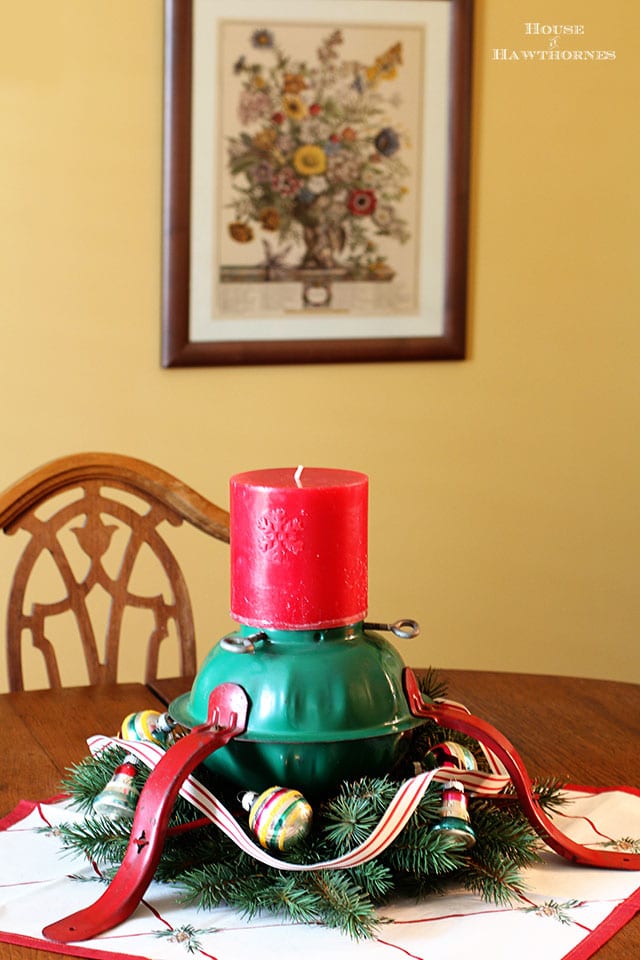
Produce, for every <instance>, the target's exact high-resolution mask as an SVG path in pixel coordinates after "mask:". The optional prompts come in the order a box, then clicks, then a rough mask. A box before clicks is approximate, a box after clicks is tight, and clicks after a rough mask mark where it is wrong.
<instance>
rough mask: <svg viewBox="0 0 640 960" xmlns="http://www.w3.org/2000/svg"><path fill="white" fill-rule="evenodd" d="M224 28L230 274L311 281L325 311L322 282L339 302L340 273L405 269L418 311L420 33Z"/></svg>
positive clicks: (325, 27)
mask: <svg viewBox="0 0 640 960" xmlns="http://www.w3.org/2000/svg"><path fill="white" fill-rule="evenodd" d="M224 36H225V39H224V58H223V61H222V62H223V64H224V67H223V70H225V71H226V73H227V75H226V76H225V77H223V87H224V100H225V108H224V121H223V133H224V136H223V137H222V138H221V143H220V149H221V151H222V158H221V164H220V167H221V170H222V171H223V172H222V177H223V180H224V188H223V191H222V197H223V204H222V208H221V210H222V222H221V223H220V230H221V243H220V247H221V250H222V253H223V258H224V259H223V261H222V263H223V266H221V268H220V281H221V282H222V283H225V282H238V281H244V282H247V281H249V282H251V281H253V282H269V281H280V282H286V281H294V282H298V281H301V282H302V284H303V300H304V302H305V305H311V306H313V305H315V304H314V303H313V300H311V302H308V299H307V296H306V294H308V293H309V292H310V291H313V290H314V289H316V288H322V289H323V290H324V291H325V293H324V294H323V295H322V298H321V305H326V304H327V303H328V302H329V300H330V297H331V284H332V283H333V282H336V281H342V282H348V283H352V284H360V283H362V282H378V283H379V282H381V281H382V282H386V283H392V282H393V281H394V280H397V278H398V272H399V271H400V270H403V271H404V273H403V277H402V278H401V279H400V283H398V284H397V286H398V290H397V291H395V292H394V296H396V297H399V299H400V301H401V302H405V306H409V305H410V301H412V300H414V299H415V294H414V292H413V291H412V289H411V287H412V283H413V284H415V278H414V279H413V281H410V280H409V279H408V276H409V275H410V274H411V272H412V271H411V266H413V265H414V261H413V258H414V257H415V250H416V245H417V234H418V231H419V226H418V223H417V206H418V204H417V196H416V194H417V193H418V192H419V176H418V161H419V153H420V139H421V133H420V122H419V119H418V118H419V115H420V108H419V103H418V100H419V92H417V88H416V76H415V73H416V66H415V64H416V63H419V61H420V57H421V50H422V37H421V31H420V29H419V28H415V27H414V28H411V27H406V26H405V27H403V28H398V29H397V30H393V29H392V30H390V29H388V28H385V29H382V28H380V27H375V26H371V25H368V26H358V25H356V26H343V27H340V28H335V27H333V26H332V25H329V24H313V23H308V24H303V25H302V24H298V25H291V24H276V25H265V26H252V25H251V24H250V23H248V22H246V23H237V22H236V23H233V24H229V25H228V30H227V31H226V32H225V34H224ZM407 51H409V64H407V59H406V57H407ZM407 67H408V68H409V69H408V71H407ZM403 72H404V74H405V76H404V77H403ZM418 86H419V84H418ZM407 264H409V270H408V272H407ZM413 272H414V273H415V271H413ZM352 289H354V290H356V289H357V288H352ZM351 297H352V303H351V307H352V308H354V307H355V308H356V309H357V298H358V294H357V292H356V293H352V294H351ZM413 305H414V306H415V304H413ZM366 309H367V310H370V298H369V299H368V301H367V306H366Z"/></svg>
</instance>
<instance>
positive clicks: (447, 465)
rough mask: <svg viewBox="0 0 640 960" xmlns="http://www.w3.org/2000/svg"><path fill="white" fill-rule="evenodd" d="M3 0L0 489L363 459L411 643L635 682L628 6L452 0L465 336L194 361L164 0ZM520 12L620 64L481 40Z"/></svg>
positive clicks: (377, 585) (374, 594)
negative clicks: (459, 82) (270, 363)
mask: <svg viewBox="0 0 640 960" xmlns="http://www.w3.org/2000/svg"><path fill="white" fill-rule="evenodd" d="M0 7H1V8H2V30H1V31H0V117H1V121H0V157H1V158H2V161H1V169H2V176H1V177H0V335H1V340H0V344H1V348H2V349H1V351H0V391H1V393H0V397H1V400H2V404H1V406H0V439H1V442H2V457H1V460H0V487H4V486H6V485H8V484H9V483H10V482H11V481H12V480H13V479H14V478H16V477H18V476H19V475H21V474H23V473H25V472H26V471H28V470H30V469H31V468H32V467H34V466H36V465H38V464H40V463H41V462H43V461H45V460H48V459H50V458H52V457H55V456H58V455H60V454H63V453H71V452H75V451H78V450H83V449H102V450H116V451H119V452H122V453H129V454H133V455H136V456H141V457H144V458H146V459H149V460H151V461H154V462H156V463H158V464H159V465H161V466H164V467H165V468H167V469H169V470H173V471H175V472H176V473H177V474H179V475H180V476H181V477H182V478H183V479H184V480H185V481H187V482H188V483H190V484H191V485H193V486H195V487H196V488H198V489H200V490H201V491H202V492H203V493H205V494H207V495H208V496H210V497H211V498H212V499H215V500H218V501H219V502H221V503H223V504H226V502H227V479H228V476H229V475H230V474H231V473H234V472H236V471H239V470H244V469H250V468H254V467H263V466H271V465H274V466H275V465H285V464H297V463H306V464H308V465H313V464H316V465H327V466H342V467H348V468H354V469H360V470H363V471H365V472H366V473H368V474H369V475H370V479H371V520H370V541H371V542H370V613H371V616H372V617H374V618H376V619H378V618H380V619H388V618H395V617H398V616H413V617H416V618H417V619H418V620H420V621H421V624H422V627H423V635H422V637H421V639H420V640H419V641H414V645H413V646H412V647H411V649H407V648H403V649H404V652H405V655H406V657H407V659H409V660H411V662H413V663H416V664H423V665H426V664H429V663H431V664H434V665H438V666H445V667H446V666H450V667H469V668H482V667H486V668H490V669H498V670H523V671H530V672H541V673H544V672H556V673H562V674H573V673H575V674H580V675H584V676H599V677H609V678H620V679H629V680H634V681H640V654H639V653H638V649H637V636H638V626H639V623H640V590H638V585H637V580H638V544H639V540H640V520H639V508H638V488H639V480H640V477H639V473H640V452H639V447H638V437H639V435H640V430H639V426H640V425H639V423H638V419H639V418H638V406H639V405H638V357H639V355H640V325H638V323H637V316H638V307H637V304H638V302H640V291H639V290H638V277H639V275H640V271H639V270H638V227H639V226H640V220H639V216H638V213H639V211H638V179H637V174H638V170H637V162H638V124H637V116H638V59H637V46H636V38H637V36H638V34H639V33H640V7H639V6H638V4H632V3H628V2H626V0H610V2H608V3H602V0H536V3H535V4H531V3H530V2H529V0H480V2H478V3H477V4H476V8H477V15H476V43H475V67H474V87H475V98H474V125H473V164H472V166H473V177H472V190H473V201H472V223H471V260H470V302H469V318H470V348H469V357H468V359H467V360H466V361H464V362H452V363H441V364H437V363H415V364H414V363H403V364H393V363H392V364H384V363H382V364H377V365H372V364H371V365H370V364H362V365H359V364H354V365H323V366H312V367H305V366H299V367H296V366H292V367H264V368H208V369H207V368H204V369H193V370H190V369H174V370H163V369H161V367H160V364H159V316H160V258H159V251H160V172H161V171H160V151H161V100H162V28H163V24H162V4H161V0H56V2H55V3H52V2H50V0H20V2H19V3H16V2H15V0H0ZM533 18H534V19H536V20H539V21H541V22H545V21H546V22H555V23H557V22H560V23H577V24H584V26H585V36H584V38H583V43H578V42H576V40H575V38H574V39H570V40H566V41H563V46H564V47H565V48H575V47H577V46H580V45H583V46H584V47H585V48H590V49H593V48H596V49H611V50H615V51H616V54H617V56H616V59H615V61H602V62H587V63H579V62H567V63H562V62H561V63H555V62H550V63H549V62H547V63H540V62H538V63H524V62H513V61H512V62H499V61H494V60H493V59H492V50H493V49H494V48H497V47H499V48H502V47H506V48H509V49H520V48H523V47H526V48H532V47H533V46H534V44H533V42H532V40H531V38H525V36H524V34H523V24H524V22H525V21H527V20H530V19H533ZM545 43H546V41H545ZM540 45H541V46H542V43H541V44H540ZM3 552H4V548H3ZM2 573H3V576H2V578H1V579H2V585H3V591H4V581H5V579H6V575H8V571H7V569H6V564H5V566H4V568H3V569H2ZM222 579H223V580H224V577H223V578H222ZM211 580H212V577H211V575H210V571H209V569H208V567H207V565H206V563H204V564H202V566H201V569H200V570H199V571H198V574H197V575H196V576H195V579H194V587H195V593H196V600H197V604H198V607H199V609H200V613H199V616H200V618H201V623H202V624H203V625H202V627H201V634H200V641H199V642H200V650H201V653H204V651H205V650H206V649H207V648H208V646H209V645H210V643H211V642H212V640H213V639H215V638H216V637H217V636H219V635H220V632H221V631H222V630H224V629H226V616H227V613H226V611H227V594H228V585H227V583H226V582H224V583H222V584H221V585H219V586H218V587H216V588H215V589H212V587H211ZM205 608H206V612H203V610H204V609H205ZM218 622H220V623H221V624H222V627H221V628H220V629H219V628H218ZM2 669H3V667H2V668H0V670H2ZM3 682H4V680H3V674H2V673H0V684H1V683H3Z"/></svg>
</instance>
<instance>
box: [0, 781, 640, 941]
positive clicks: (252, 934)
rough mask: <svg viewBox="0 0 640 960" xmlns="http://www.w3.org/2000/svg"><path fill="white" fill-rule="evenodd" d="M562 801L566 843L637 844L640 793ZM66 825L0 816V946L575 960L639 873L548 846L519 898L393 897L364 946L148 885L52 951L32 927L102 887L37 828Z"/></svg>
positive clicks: (37, 817) (23, 812) (21, 810)
mask: <svg viewBox="0 0 640 960" xmlns="http://www.w3.org/2000/svg"><path fill="white" fill-rule="evenodd" d="M567 794H568V796H569V797H570V800H571V803H570V805H568V806H566V807H563V810H562V813H561V814H557V815H555V817H554V819H558V820H559V825H560V827H561V829H562V830H563V831H564V832H565V833H567V835H568V836H570V837H572V838H573V839H575V840H577V841H578V842H580V843H584V844H589V845H591V846H595V847H601V846H605V845H608V846H610V845H612V844H618V843H620V842H621V841H624V842H626V843H631V844H634V843H635V844H637V847H638V848H640V791H636V790H633V789H631V788H619V789H615V790H606V791H600V792H597V791H593V790H590V789H589V788H571V789H568V790H567ZM76 819H77V820H81V819H82V817H81V815H80V814H78V813H76V812H74V811H72V810H70V809H69V808H68V807H66V806H65V805H64V803H31V802H26V801H23V802H22V803H21V804H19V805H18V807H16V809H15V810H14V811H13V812H12V813H11V814H9V815H8V816H7V817H5V818H4V820H2V821H0V941H4V942H7V943H17V944H22V945H26V946H33V947H40V948H42V949H47V950H51V951H57V952H60V953H62V954H64V955H66V956H78V957H87V958H91V957H93V958H103V960H105V958H106V960H117V958H127V960H128V958H145V960H188V958H209V960H249V958H251V960H257V958H260V960H272V958H273V960H283V958H284V957H287V956H292V957H293V956H300V957H302V956H304V958H305V960H321V958H322V960H326V957H327V956H328V955H333V956H335V957H338V958H350V957H353V958H354V960H369V958H371V960H394V958H397V960H402V958H410V960H431V958H432V957H435V956H438V957H442V958H446V960H468V957H469V955H470V952H474V953H475V954H476V956H478V955H479V954H478V952H477V945H478V944H483V945H486V947H487V949H488V950H490V952H488V953H487V954H486V955H487V956H491V958H492V960H507V958H508V960H513V957H514V956H515V955H517V956H518V958H519V960H529V958H531V960H533V958H534V957H535V958H536V960H538V958H540V957H544V958H545V960H585V958H587V957H590V956H592V955H593V953H594V952H595V951H596V950H597V949H598V947H600V946H601V945H602V943H604V942H605V941H606V940H608V939H609V938H610V937H611V936H613V935H614V933H615V932H616V931H617V930H619V929H620V927H622V926H623V925H624V924H625V923H626V922H628V920H630V919H631V918H632V917H633V915H634V914H635V912H636V911H637V910H638V909H640V872H635V871H625V870H599V869H593V868H587V867H576V866H574V865H572V864H570V863H569V862H567V861H565V860H563V859H561V858H560V857H558V856H556V855H555V854H554V853H552V852H551V851H548V852H545V854H544V862H543V863H542V864H540V865H537V866H535V867H533V868H530V869H529V870H527V871H525V874H524V876H525V879H526V883H527V893H526V898H525V899H524V900H523V901H522V902H521V903H518V904H515V905H512V906H511V907H508V908H502V907H496V906H495V905H493V904H488V903H485V902H484V901H482V900H481V899H479V898H478V897H476V896H474V895H472V894H469V893H466V892H465V891H463V890H452V891H451V892H450V893H448V894H447V895H445V896H443V897H431V898H429V899H427V900H424V901H422V902H420V903H415V902H414V901H402V902H401V901H394V902H393V903H392V904H390V905H388V906H385V907H384V908H383V909H381V911H380V914H381V917H382V918H383V919H384V922H383V923H381V925H380V927H379V930H378V935H377V937H376V938H375V939H374V940H371V941H367V942H360V943H355V942H353V941H351V940H350V939H348V938H347V937H345V936H343V935H341V934H340V933H338V932H336V931H335V930H330V929H327V928H325V927H322V926H317V925H301V924H298V925H296V924H291V923H289V922H281V921H279V920H278V919H277V918H274V917H273V916H270V915H265V916H263V917H261V918H259V919H254V920H251V921H247V920H245V919H244V918H243V917H242V915H241V914H240V913H239V912H238V911H237V910H231V909H227V908H217V909H215V910H209V911H201V910H198V909H197V908H195V907H188V906H184V905H181V904H180V903H179V902H177V900H176V890H175V889H174V888H172V887H170V886H166V885H161V884H156V883H153V884H151V886H150V887H149V889H148V891H147V894H146V895H145V898H144V900H143V901H142V902H141V904H140V905H139V907H138V908H137V910H136V911H135V913H134V914H133V916H132V917H130V919H129V920H127V921H126V922H125V923H124V924H122V925H120V926H119V927H116V928H114V929H113V930H110V931H108V932H107V933H104V934H102V935H101V936H99V937H97V938H96V939H94V940H90V941H86V942H84V943H79V944H64V945H63V944H54V943H52V942H51V941H49V940H44V939H43V937H42V933H41V931H42V928H43V927H44V926H46V925H47V924H49V923H52V922H53V921H55V920H57V919H60V918H61V917H62V916H65V915H67V914H68V913H71V912H72V911H75V910H79V909H81V908H82V907H84V906H87V905H88V904H90V903H92V902H93V901H94V900H96V899H97V898H98V897H99V896H100V894H101V893H102V891H103V889H104V886H103V883H102V882H101V881H100V880H99V878H98V876H97V874H96V870H95V868H94V867H93V865H92V864H90V863H89V862H88V861H87V860H86V859H85V858H83V857H81V856H77V855H74V856H69V855H68V854H65V855H64V856H62V855H61V852H60V844H59V841H58V840H57V839H56V837H55V836H53V835H51V834H48V833H43V832H40V828H41V827H43V826H45V825H52V826H55V825H56V824H59V823H61V822H69V821H72V820H76ZM78 878H82V879H78ZM474 944H475V945H476V948H475V949H474V947H473V945H474Z"/></svg>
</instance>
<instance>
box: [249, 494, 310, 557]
mask: <svg viewBox="0 0 640 960" xmlns="http://www.w3.org/2000/svg"><path fill="white" fill-rule="evenodd" d="M257 527H258V547H259V548H260V549H261V550H262V551H263V553H268V554H269V556H270V557H271V558H272V559H273V560H277V561H282V560H284V559H286V556H287V554H293V555H294V556H297V555H298V554H299V553H300V552H301V551H302V547H303V538H302V532H303V530H304V510H303V511H301V512H300V514H299V515H298V516H296V517H291V516H287V512H286V510H285V509H284V507H274V508H273V509H272V510H267V512H266V513H263V514H262V516H260V517H258V521H257Z"/></svg>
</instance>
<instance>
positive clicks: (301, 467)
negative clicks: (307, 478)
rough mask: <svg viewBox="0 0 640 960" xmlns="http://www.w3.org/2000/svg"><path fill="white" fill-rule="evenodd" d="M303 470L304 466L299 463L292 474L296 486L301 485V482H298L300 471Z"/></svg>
mask: <svg viewBox="0 0 640 960" xmlns="http://www.w3.org/2000/svg"><path fill="white" fill-rule="evenodd" d="M303 470H304V467H303V466H302V464H299V466H298V469H297V470H296V472H295V473H294V475H293V479H294V480H295V482H296V487H301V486H302V484H301V483H300V477H301V476H302V471H303Z"/></svg>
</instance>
